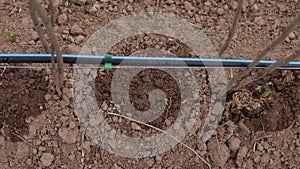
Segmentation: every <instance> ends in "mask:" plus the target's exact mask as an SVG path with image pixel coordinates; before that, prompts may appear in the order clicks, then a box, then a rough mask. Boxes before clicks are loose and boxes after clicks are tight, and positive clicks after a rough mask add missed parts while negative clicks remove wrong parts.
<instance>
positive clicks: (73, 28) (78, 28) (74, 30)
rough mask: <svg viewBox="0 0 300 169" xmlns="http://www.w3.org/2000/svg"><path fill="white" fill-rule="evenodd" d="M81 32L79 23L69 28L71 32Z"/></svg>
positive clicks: (76, 33) (77, 33) (74, 33)
mask: <svg viewBox="0 0 300 169" xmlns="http://www.w3.org/2000/svg"><path fill="white" fill-rule="evenodd" d="M82 32H83V30H82V28H81V27H80V26H79V25H73V26H72V28H71V34H73V35H79V34H81V33H82Z"/></svg>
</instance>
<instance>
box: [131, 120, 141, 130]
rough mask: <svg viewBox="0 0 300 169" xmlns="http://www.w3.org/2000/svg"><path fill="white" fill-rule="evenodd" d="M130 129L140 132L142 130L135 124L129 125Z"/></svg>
mask: <svg viewBox="0 0 300 169" xmlns="http://www.w3.org/2000/svg"><path fill="white" fill-rule="evenodd" d="M131 128H132V129H133V130H142V128H141V126H140V125H138V124H136V123H134V122H133V123H131Z"/></svg>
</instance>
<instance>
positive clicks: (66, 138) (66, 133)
mask: <svg viewBox="0 0 300 169" xmlns="http://www.w3.org/2000/svg"><path fill="white" fill-rule="evenodd" d="M58 135H59V136H60V137H61V139H62V141H63V142H65V143H67V144H74V143H76V141H77V133H76V131H75V130H70V129H68V128H61V129H59V131H58Z"/></svg>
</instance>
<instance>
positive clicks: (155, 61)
mask: <svg viewBox="0 0 300 169" xmlns="http://www.w3.org/2000/svg"><path fill="white" fill-rule="evenodd" d="M63 60H64V63H74V64H76V63H77V64H105V63H111V64H112V65H114V66H120V67H122V66H124V67H126V66H134V67H178V68H180V67H193V68H196V67H199V68H201V67H205V68H245V67H247V66H248V65H249V64H251V63H252V62H253V60H243V59H221V58H173V57H136V56H93V55H72V54H64V55H63ZM275 62H276V61H268V60H262V61H260V62H259V64H258V65H257V66H256V68H266V67H268V66H269V65H271V64H273V63H275ZM0 63H51V54H0ZM279 69H300V62H290V63H289V64H287V65H285V66H282V67H280V68H279Z"/></svg>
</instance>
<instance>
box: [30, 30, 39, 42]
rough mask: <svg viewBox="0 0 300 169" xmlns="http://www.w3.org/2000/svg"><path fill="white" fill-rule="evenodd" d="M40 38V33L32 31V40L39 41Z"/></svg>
mask: <svg viewBox="0 0 300 169" xmlns="http://www.w3.org/2000/svg"><path fill="white" fill-rule="evenodd" d="M38 38H39V35H38V33H37V32H35V31H32V34H31V39H32V40H34V41H35V40H37V39H38Z"/></svg>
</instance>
